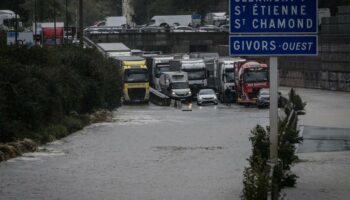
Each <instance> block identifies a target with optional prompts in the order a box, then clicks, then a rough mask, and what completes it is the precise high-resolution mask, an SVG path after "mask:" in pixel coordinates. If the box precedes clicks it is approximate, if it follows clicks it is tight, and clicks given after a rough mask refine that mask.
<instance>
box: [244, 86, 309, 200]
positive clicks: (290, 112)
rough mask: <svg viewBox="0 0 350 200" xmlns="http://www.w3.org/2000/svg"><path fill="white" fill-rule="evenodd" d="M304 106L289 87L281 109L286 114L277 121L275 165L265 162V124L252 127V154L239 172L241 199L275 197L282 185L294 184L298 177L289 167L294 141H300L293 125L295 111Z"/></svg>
mask: <svg viewBox="0 0 350 200" xmlns="http://www.w3.org/2000/svg"><path fill="white" fill-rule="evenodd" d="M305 106H306V103H305V102H303V101H302V99H301V98H300V96H299V95H298V94H296V93H295V90H294V89H292V90H291V91H290V94H289V101H288V103H287V105H286V106H285V108H284V112H285V114H286V117H285V118H284V119H283V120H281V121H280V122H279V129H278V163H277V164H276V165H275V166H271V163H270V162H269V157H270V141H269V134H270V131H269V127H267V128H266V129H265V128H264V127H262V126H260V125H257V126H256V127H255V128H254V129H253V130H252V132H251V133H252V136H251V137H250V141H251V143H252V155H251V156H250V157H249V159H248V162H249V166H248V167H246V168H245V170H244V173H243V177H244V178H243V185H244V188H243V191H242V196H241V198H242V199H243V200H267V199H268V197H269V196H270V197H271V199H279V198H281V197H280V196H281V195H280V193H281V190H282V189H283V188H286V187H294V186H295V185H296V183H297V178H298V177H297V176H296V175H295V174H294V173H292V171H291V167H292V165H293V164H294V163H295V162H297V161H298V157H297V155H296V152H295V151H296V144H299V143H301V142H302V138H301V137H299V131H298V128H297V123H298V113H301V112H304V108H305Z"/></svg>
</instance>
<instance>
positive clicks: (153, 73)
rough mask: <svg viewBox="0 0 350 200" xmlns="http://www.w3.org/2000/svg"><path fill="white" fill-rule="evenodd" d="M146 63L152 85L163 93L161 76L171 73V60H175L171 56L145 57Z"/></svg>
mask: <svg viewBox="0 0 350 200" xmlns="http://www.w3.org/2000/svg"><path fill="white" fill-rule="evenodd" d="M145 57H146V63H147V67H148V71H149V75H150V85H151V86H152V87H153V88H154V89H156V90H158V91H161V89H160V85H159V78H160V75H161V74H162V73H164V72H170V63H169V62H170V60H173V59H174V56H171V55H156V56H153V55H152V56H145Z"/></svg>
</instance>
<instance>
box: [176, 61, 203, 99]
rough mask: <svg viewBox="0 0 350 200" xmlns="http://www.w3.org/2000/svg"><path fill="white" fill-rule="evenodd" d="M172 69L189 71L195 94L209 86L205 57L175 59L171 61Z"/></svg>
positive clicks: (190, 82)
mask: <svg viewBox="0 0 350 200" xmlns="http://www.w3.org/2000/svg"><path fill="white" fill-rule="evenodd" d="M170 70H171V71H183V72H187V74H188V82H189V84H190V88H191V91H192V94H193V95H196V94H197V93H198V91H199V90H200V89H203V88H205V87H206V86H207V75H206V68H205V63H204V60H203V59H174V60H171V61H170Z"/></svg>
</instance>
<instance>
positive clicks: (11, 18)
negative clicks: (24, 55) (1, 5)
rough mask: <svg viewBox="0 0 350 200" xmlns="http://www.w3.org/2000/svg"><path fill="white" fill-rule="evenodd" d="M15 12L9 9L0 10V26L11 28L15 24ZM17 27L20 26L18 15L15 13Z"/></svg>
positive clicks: (6, 28)
mask: <svg viewBox="0 0 350 200" xmlns="http://www.w3.org/2000/svg"><path fill="white" fill-rule="evenodd" d="M15 19H16V13H15V12H13V11H11V10H0V28H3V29H5V30H13V29H15V26H16V22H15ZM17 20H18V27H22V22H21V20H20V16H19V15H17Z"/></svg>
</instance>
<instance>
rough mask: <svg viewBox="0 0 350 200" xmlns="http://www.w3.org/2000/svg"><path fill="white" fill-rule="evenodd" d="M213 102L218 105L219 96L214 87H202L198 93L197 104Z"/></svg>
mask: <svg viewBox="0 0 350 200" xmlns="http://www.w3.org/2000/svg"><path fill="white" fill-rule="evenodd" d="M208 103H213V104H214V105H218V98H217V96H216V94H215V92H214V90H212V89H202V90H200V91H199V92H198V94H197V105H203V104H208Z"/></svg>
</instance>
